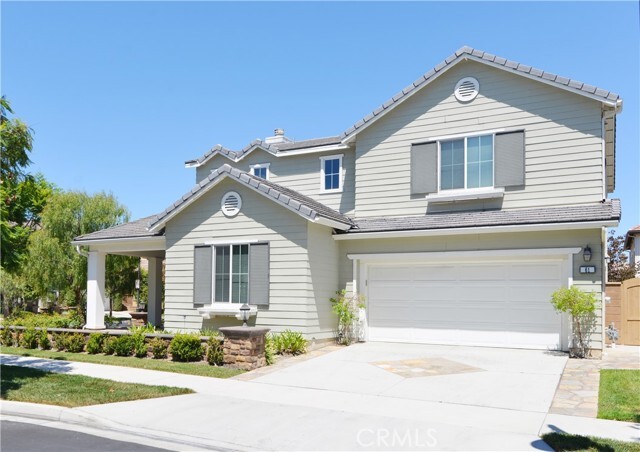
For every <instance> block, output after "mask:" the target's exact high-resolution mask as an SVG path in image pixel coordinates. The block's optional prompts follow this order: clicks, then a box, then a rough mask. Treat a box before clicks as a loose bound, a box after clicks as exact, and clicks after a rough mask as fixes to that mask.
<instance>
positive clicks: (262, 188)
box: [149, 164, 353, 229]
mask: <svg viewBox="0 0 640 452" xmlns="http://www.w3.org/2000/svg"><path fill="white" fill-rule="evenodd" d="M224 177H230V178H232V179H235V180H236V181H238V182H240V183H242V184H244V185H245V186H247V187H249V188H252V189H254V190H255V191H258V192H261V193H263V194H265V195H268V196H269V197H270V198H272V200H273V201H274V202H276V203H278V204H281V205H283V206H285V207H288V208H290V209H292V210H294V211H296V212H297V213H298V214H300V215H302V216H303V217H306V218H308V219H310V220H315V218H316V217H317V216H320V217H324V218H326V219H329V220H333V221H337V222H338V223H342V224H344V225H348V226H352V225H353V221H352V220H351V219H350V218H349V217H347V216H346V215H342V214H341V213H340V212H337V211H335V210H333V209H331V208H329V207H327V206H325V205H324V204H322V203H319V202H318V201H315V200H313V199H311V198H309V197H308V196H305V195H303V194H301V193H298V192H297V191H294V190H291V189H289V188H286V187H283V186H281V185H277V184H274V183H273V182H269V181H267V180H265V179H262V178H260V177H257V176H254V175H252V174H249V173H247V172H245V171H241V170H239V169H237V168H232V167H231V166H229V165H227V164H224V165H222V166H221V167H219V168H218V169H216V170H214V171H212V172H211V174H210V175H209V176H208V177H206V178H205V179H203V180H202V181H201V182H200V183H199V184H197V185H195V186H194V187H193V188H192V189H191V191H189V192H187V193H185V194H184V195H183V196H182V197H181V198H180V199H178V200H177V201H176V202H174V203H173V204H172V205H171V206H169V207H168V208H167V209H165V210H164V211H163V212H162V213H160V214H158V215H157V217H156V218H155V219H154V220H153V221H151V222H150V224H149V228H150V229H152V228H154V227H156V226H157V225H159V224H162V223H163V220H166V219H167V217H168V216H169V215H172V214H175V213H177V211H180V210H182V209H183V208H185V207H186V206H187V205H188V204H190V203H191V202H192V201H194V200H195V199H197V198H198V197H199V196H200V195H202V194H204V193H205V192H206V191H207V190H209V189H210V188H212V187H213V186H215V185H216V184H217V183H218V182H219V181H220V180H222V178H224Z"/></svg>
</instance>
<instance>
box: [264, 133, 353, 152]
mask: <svg viewBox="0 0 640 452" xmlns="http://www.w3.org/2000/svg"><path fill="white" fill-rule="evenodd" d="M340 141H341V137H340V136H335V137H324V138H313V139H310V140H301V141H293V142H291V143H278V144H276V145H275V146H276V147H277V148H278V150H279V151H293V150H296V149H308V148H315V147H318V146H327V145H331V144H340Z"/></svg>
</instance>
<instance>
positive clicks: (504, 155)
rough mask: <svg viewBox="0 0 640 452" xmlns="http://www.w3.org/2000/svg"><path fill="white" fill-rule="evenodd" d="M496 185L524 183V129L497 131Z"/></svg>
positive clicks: (495, 147)
mask: <svg viewBox="0 0 640 452" xmlns="http://www.w3.org/2000/svg"><path fill="white" fill-rule="evenodd" d="M494 166H495V175H494V185H495V186H496V187H513V186H523V185H524V131H518V132H508V133H497V134H496V142H495V144H494Z"/></svg>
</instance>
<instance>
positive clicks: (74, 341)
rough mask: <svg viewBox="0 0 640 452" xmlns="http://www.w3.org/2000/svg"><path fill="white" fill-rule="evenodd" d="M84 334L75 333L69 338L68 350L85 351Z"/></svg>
mask: <svg viewBox="0 0 640 452" xmlns="http://www.w3.org/2000/svg"><path fill="white" fill-rule="evenodd" d="M84 345H85V340H84V334H82V333H74V334H70V335H69V337H68V338H67V350H68V351H70V352H71V353H81V352H83V351H84Z"/></svg>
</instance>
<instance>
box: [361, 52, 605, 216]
mask: <svg viewBox="0 0 640 452" xmlns="http://www.w3.org/2000/svg"><path fill="white" fill-rule="evenodd" d="M464 76H474V77H476V78H477V79H478V80H479V82H480V94H479V95H478V97H477V98H476V99H475V100H474V101H472V102H471V103H469V104H461V103H458V102H457V101H456V100H455V98H454V96H453V87H454V85H455V83H456V82H457V81H458V80H459V79H460V78H461V77H464ZM503 128H507V129H519V128H521V129H524V130H525V144H526V173H525V188H524V189H515V190H508V191H507V193H505V196H504V199H503V200H501V201H500V202H499V203H497V204H496V203H495V202H493V203H489V205H482V204H481V203H476V204H472V205H468V206H466V208H473V206H475V208H479V207H480V208H482V207H492V208H496V207H502V208H505V209H512V208H523V207H536V206H549V205H562V204H576V203H589V202H597V201H600V200H601V199H602V197H603V193H602V142H601V118H600V105H599V103H598V102H596V101H592V100H589V99H586V98H583V97H581V96H578V95H574V94H571V93H567V92H565V91H562V90H560V89H557V88H553V87H549V86H547V85H545V84H543V83H540V82H535V81H531V80H528V79H526V78H524V77H520V76H516V75H512V74H508V73H506V72H504V71H501V70H498V69H494V68H490V67H486V66H484V65H480V64H478V63H473V62H465V63H460V64H459V65H458V66H456V67H454V68H453V69H451V70H450V71H449V72H447V73H445V75H443V76H441V78H440V79H437V80H436V81H434V82H433V83H432V84H431V85H430V86H428V87H427V88H425V89H424V90H423V91H422V92H419V93H417V94H416V95H414V96H413V97H412V98H410V99H409V100H407V101H406V102H405V103H404V104H403V105H401V106H399V107H397V108H396V110H395V111H393V112H391V113H389V114H388V116H386V117H384V118H382V119H380V120H379V121H378V122H377V123H376V124H374V125H372V126H371V127H370V128H369V129H367V130H364V131H363V132H362V133H361V134H360V135H359V136H358V137H357V143H356V210H355V216H356V217H357V218H358V217H360V218H361V217H371V216H406V215H423V214H424V213H425V212H426V211H427V208H428V207H429V206H428V204H427V201H426V200H425V199H424V197H421V196H411V194H410V174H411V173H410V150H411V144H412V143H416V142H418V143H419V142H425V141H428V140H430V139H432V138H435V137H439V136H443V135H452V134H467V133H478V132H481V131H484V130H494V129H503ZM458 207H459V206H458Z"/></svg>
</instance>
